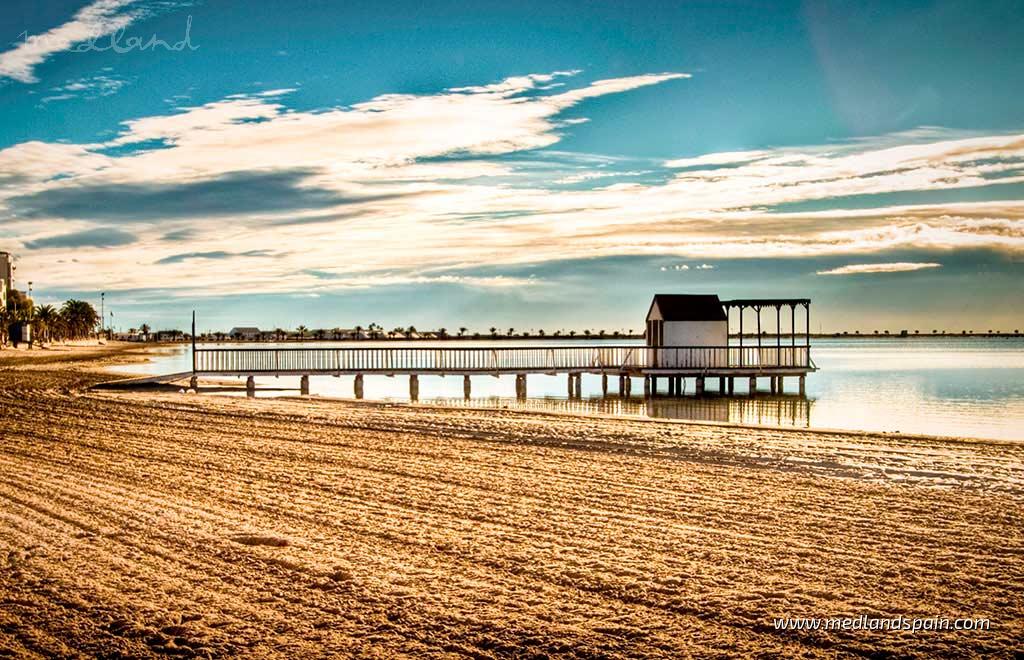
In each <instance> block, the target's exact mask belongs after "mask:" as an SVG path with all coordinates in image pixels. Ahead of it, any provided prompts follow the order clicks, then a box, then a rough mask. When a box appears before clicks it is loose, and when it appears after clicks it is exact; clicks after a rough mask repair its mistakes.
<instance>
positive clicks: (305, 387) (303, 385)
mask: <svg viewBox="0 0 1024 660" xmlns="http://www.w3.org/2000/svg"><path fill="white" fill-rule="evenodd" d="M299 394H300V395H302V396H309V375H308V374H306V375H304V376H303V377H302V378H300V379H299Z"/></svg>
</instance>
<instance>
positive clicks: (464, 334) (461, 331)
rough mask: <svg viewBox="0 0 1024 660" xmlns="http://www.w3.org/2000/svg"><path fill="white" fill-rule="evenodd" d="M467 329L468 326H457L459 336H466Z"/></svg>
mask: <svg viewBox="0 0 1024 660" xmlns="http://www.w3.org/2000/svg"><path fill="white" fill-rule="evenodd" d="M468 330H469V328H459V336H460V337H465V336H466V332H467V331H468Z"/></svg>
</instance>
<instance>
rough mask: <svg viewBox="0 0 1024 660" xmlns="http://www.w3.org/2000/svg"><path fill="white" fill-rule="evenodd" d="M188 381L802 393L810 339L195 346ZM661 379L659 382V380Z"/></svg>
mask: <svg viewBox="0 0 1024 660" xmlns="http://www.w3.org/2000/svg"><path fill="white" fill-rule="evenodd" d="M192 366H193V369H192V381H193V382H192V384H193V386H195V384H196V382H197V380H198V377H200V376H244V377H247V378H248V381H247V388H248V390H249V392H250V394H252V393H253V392H254V391H255V382H254V378H255V377H256V376H300V377H301V381H300V382H301V385H300V390H301V392H302V393H303V394H308V393H309V377H310V376H314V375H318V376H342V375H350V376H355V385H354V390H355V392H354V393H355V396H356V398H362V390H363V377H364V376H367V375H385V376H409V394H410V398H412V399H414V400H415V399H417V398H418V396H419V376H423V375H439V376H462V377H463V378H464V393H465V396H466V397H467V398H468V397H469V396H470V393H471V380H470V378H471V377H472V376H482V375H487V376H501V375H515V376H516V395H517V396H518V397H519V398H525V397H526V393H527V384H526V383H527V376H528V375H530V374H548V375H557V374H565V375H567V379H568V394H569V397H570V398H579V397H580V391H581V385H580V377H581V376H582V374H596V375H600V376H601V378H602V389H603V391H604V393H606V394H607V392H608V378H609V377H613V378H618V388H617V390H618V392H619V394H621V395H623V396H629V395H631V393H632V392H631V388H632V379H633V378H643V383H644V385H643V386H644V394H645V395H646V396H657V395H660V394H661V393H662V390H663V389H664V390H665V393H667V394H669V395H673V396H675V395H681V394H682V393H683V392H684V391H685V389H686V388H685V380H686V379H688V378H692V379H693V380H694V390H693V391H694V392H695V393H696V394H704V393H705V392H706V391H708V389H706V388H708V386H709V384H711V383H717V390H718V392H719V393H721V394H732V393H733V391H734V383H735V379H736V378H747V379H749V381H748V383H749V385H748V390H749V391H751V392H754V391H757V382H758V381H757V379H759V378H760V379H768V389H767V390H766V391H770V392H771V393H782V391H783V382H784V379H785V378H796V379H797V380H798V382H799V392H800V394H803V393H804V384H805V378H806V376H807V374H808V373H811V372H813V371H815V370H816V367H815V366H814V363H813V361H812V360H811V355H810V345H809V343H805V344H804V345H800V346H797V345H790V346H784V345H775V346H764V347H758V346H658V347H652V346H643V345H631V346H630V345H619V346H613V345H605V344H601V345H573V346H516V347H467V346H457V347H437V346H432V347H426V346H424V347H419V346H416V347H409V346H396V347H380V346H375V347H362V346H359V347H356V346H331V347H322V348H321V347H317V348H198V347H196V346H195V345H193V349H192ZM663 382H664V383H665V385H664V388H662V387H661V383H663Z"/></svg>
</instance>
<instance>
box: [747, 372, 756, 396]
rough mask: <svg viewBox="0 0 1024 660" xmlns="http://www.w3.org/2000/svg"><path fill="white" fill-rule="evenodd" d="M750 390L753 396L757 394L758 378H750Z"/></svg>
mask: <svg viewBox="0 0 1024 660" xmlns="http://www.w3.org/2000/svg"><path fill="white" fill-rule="evenodd" d="M748 389H749V390H750V391H749V394H750V395H751V396H753V395H754V394H757V376H751V377H750V387H749V388H748Z"/></svg>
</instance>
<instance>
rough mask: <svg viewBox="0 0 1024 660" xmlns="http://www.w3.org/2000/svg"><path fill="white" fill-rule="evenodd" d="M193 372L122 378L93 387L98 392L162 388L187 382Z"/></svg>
mask: <svg viewBox="0 0 1024 660" xmlns="http://www.w3.org/2000/svg"><path fill="white" fill-rule="evenodd" d="M191 377H192V372H191V371H183V372H181V373H177V374H166V375H163V376H140V377H138V378H121V379H119V380H112V381H109V382H106V383H99V384H97V385H93V389H96V390H130V389H138V388H140V387H147V386H154V387H157V386H160V385H169V384H171V383H175V382H177V381H179V380H185V379H186V378H191Z"/></svg>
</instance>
